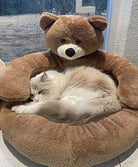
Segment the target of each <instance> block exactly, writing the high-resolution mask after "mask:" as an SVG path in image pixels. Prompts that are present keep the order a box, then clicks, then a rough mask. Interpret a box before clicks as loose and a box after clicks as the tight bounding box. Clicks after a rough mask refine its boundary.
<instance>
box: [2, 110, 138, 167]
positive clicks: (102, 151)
mask: <svg viewBox="0 0 138 167" xmlns="http://www.w3.org/2000/svg"><path fill="white" fill-rule="evenodd" d="M0 127H1V130H2V133H3V136H4V138H5V139H6V140H7V141H8V142H9V143H10V144H11V145H12V146H13V147H14V148H15V149H17V150H18V151H19V152H20V153H21V154H23V155H24V156H26V157H27V158H29V159H30V160H32V161H34V162H37V163H40V164H43V165H47V166H49V167H90V166H92V165H96V164H99V163H102V162H105V161H107V160H109V159H111V158H113V157H115V156H117V155H119V154H121V153H122V152H124V151H126V150H127V149H129V148H130V147H131V146H132V145H133V144H134V143H135V142H136V141H137V139H138V111H136V110H130V109H123V110H122V111H120V112H118V113H115V114H112V115H110V116H107V117H106V118H104V119H102V120H99V121H98V122H95V123H94V122H91V123H89V124H85V125H81V126H71V125H68V124H60V123H54V122H50V121H48V120H47V119H45V118H43V117H40V116H38V115H34V114H16V113H14V112H11V111H10V110H9V109H6V108H4V109H3V110H2V112H1V113H0Z"/></svg>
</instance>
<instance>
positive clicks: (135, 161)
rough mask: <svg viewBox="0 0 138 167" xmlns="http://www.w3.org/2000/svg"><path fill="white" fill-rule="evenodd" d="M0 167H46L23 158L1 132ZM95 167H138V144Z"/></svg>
mask: <svg viewBox="0 0 138 167" xmlns="http://www.w3.org/2000/svg"><path fill="white" fill-rule="evenodd" d="M0 167H46V166H43V165H39V164H36V163H34V162H32V161H30V160H29V159H27V158H25V157H24V156H22V155H21V154H20V153H19V152H17V151H16V150H15V149H14V148H13V147H12V146H11V145H9V144H8V143H7V142H6V141H5V140H4V139H3V137H2V133H1V131H0ZM93 167H138V142H137V143H136V144H135V145H134V146H132V148H130V149H129V150H128V151H126V152H125V153H123V154H121V155H120V156H118V157H116V158H114V159H112V160H110V161H108V162H105V163H103V164H100V165H96V166H93Z"/></svg>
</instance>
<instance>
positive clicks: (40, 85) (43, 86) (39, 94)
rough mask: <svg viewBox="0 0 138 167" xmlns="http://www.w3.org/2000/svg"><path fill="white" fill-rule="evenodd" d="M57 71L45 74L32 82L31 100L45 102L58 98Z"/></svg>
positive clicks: (37, 76)
mask: <svg viewBox="0 0 138 167" xmlns="http://www.w3.org/2000/svg"><path fill="white" fill-rule="evenodd" d="M56 74H57V72H56V71H49V72H43V73H40V74H38V75H36V76H35V77H33V78H32V79H31V81H30V84H31V95H30V99H31V100H33V101H34V102H45V101H49V100H53V99H54V98H57V95H56V92H57V91H56V85H57V84H58V82H57V79H56V78H57V76H58V75H56Z"/></svg>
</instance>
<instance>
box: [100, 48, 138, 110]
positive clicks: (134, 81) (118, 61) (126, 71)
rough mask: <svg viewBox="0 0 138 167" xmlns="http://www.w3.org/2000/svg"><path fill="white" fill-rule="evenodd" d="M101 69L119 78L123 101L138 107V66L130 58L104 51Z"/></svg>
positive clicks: (119, 90)
mask: <svg viewBox="0 0 138 167" xmlns="http://www.w3.org/2000/svg"><path fill="white" fill-rule="evenodd" d="M101 53H102V56H101V58H102V59H101V61H100V62H101V63H100V64H101V67H100V68H101V69H102V70H103V71H106V72H108V73H111V74H112V75H113V76H115V77H116V79H117V80H118V84H119V85H118V89H117V93H118V96H119V98H120V100H121V101H122V103H123V104H124V105H126V106H128V107H130V108H134V109H137V108H138V68H137V67H136V66H135V65H134V64H132V63H131V62H130V61H129V60H128V59H126V58H124V57H120V56H118V55H112V54H110V53H108V52H105V51H102V52H101Z"/></svg>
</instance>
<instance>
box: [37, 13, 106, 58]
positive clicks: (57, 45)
mask: <svg viewBox="0 0 138 167" xmlns="http://www.w3.org/2000/svg"><path fill="white" fill-rule="evenodd" d="M39 24H40V27H41V28H42V29H43V30H44V31H45V32H46V33H45V39H46V44H47V46H48V47H49V48H50V49H51V50H52V51H53V52H54V53H55V54H56V55H58V56H60V57H63V58H65V59H68V60H73V59H76V58H79V57H82V56H86V55H88V54H91V53H94V52H95V51H96V50H97V49H99V48H100V47H101V46H102V45H103V42H104V37H103V32H102V31H103V30H104V29H105V28H106V26H107V20H106V19H105V18H104V17H102V16H91V17H89V18H85V17H82V16H78V15H62V16H57V15H54V14H51V13H46V12H45V13H43V14H42V16H41V17H40V20H39Z"/></svg>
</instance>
